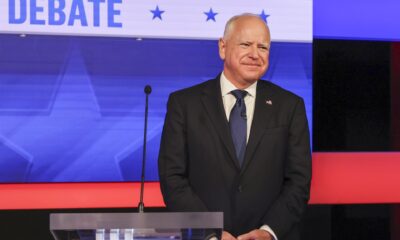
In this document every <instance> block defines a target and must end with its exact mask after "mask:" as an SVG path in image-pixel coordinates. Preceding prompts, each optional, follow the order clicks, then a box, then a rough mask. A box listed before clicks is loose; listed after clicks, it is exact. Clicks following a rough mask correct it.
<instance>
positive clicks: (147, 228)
mask: <svg viewBox="0 0 400 240" xmlns="http://www.w3.org/2000/svg"><path fill="white" fill-rule="evenodd" d="M222 228H223V213H221V212H186V213H57V214H51V215H50V231H51V232H52V234H53V236H54V238H55V239H56V240H134V239H148V240H150V239H169V240H173V239H193V240H194V239H209V238H211V237H213V236H216V237H218V238H219V236H220V235H221V232H222Z"/></svg>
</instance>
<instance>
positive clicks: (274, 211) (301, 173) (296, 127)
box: [263, 99, 311, 239]
mask: <svg viewBox="0 0 400 240" xmlns="http://www.w3.org/2000/svg"><path fill="white" fill-rule="evenodd" d="M286 149H287V153H286V157H287V159H286V164H285V165H286V167H285V172H284V178H285V179H284V182H283V186H282V189H281V193H280V195H279V197H278V198H277V199H276V200H275V202H274V203H273V205H272V206H271V208H270V209H269V210H268V211H267V212H266V214H265V215H264V218H263V223H264V224H266V225H268V226H269V227H270V228H271V229H272V230H273V231H274V233H275V234H276V236H277V237H278V239H279V238H282V237H284V236H285V235H286V233H288V232H289V231H290V230H291V228H292V227H293V226H294V224H295V223H297V222H299V220H300V218H301V215H302V214H303V212H304V210H305V208H306V206H307V202H308V199H309V194H310V183H311V152H310V140H309V129H308V123H307V117H306V112H305V106H304V102H303V100H302V99H299V101H297V104H296V106H295V108H294V111H293V114H292V118H291V121H290V125H289V136H288V142H287V148H286Z"/></svg>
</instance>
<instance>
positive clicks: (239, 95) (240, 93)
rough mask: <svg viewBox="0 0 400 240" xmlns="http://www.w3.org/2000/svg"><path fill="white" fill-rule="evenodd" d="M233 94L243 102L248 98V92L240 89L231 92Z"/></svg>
mask: <svg viewBox="0 0 400 240" xmlns="http://www.w3.org/2000/svg"><path fill="white" fill-rule="evenodd" d="M231 93H232V94H233V96H235V98H236V99H237V100H243V99H244V97H246V95H247V92H246V91H245V90H239V89H236V90H233V91H231Z"/></svg>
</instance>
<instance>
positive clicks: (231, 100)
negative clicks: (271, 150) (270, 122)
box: [220, 72, 278, 240]
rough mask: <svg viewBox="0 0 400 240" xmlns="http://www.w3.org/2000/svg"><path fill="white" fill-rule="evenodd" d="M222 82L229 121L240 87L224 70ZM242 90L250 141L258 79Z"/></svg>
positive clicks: (266, 227) (266, 228)
mask: <svg viewBox="0 0 400 240" xmlns="http://www.w3.org/2000/svg"><path fill="white" fill-rule="evenodd" d="M220 84H221V94H222V103H223V105H224V109H225V114H226V119H228V122H229V116H230V114H231V111H232V108H233V107H234V105H235V103H236V97H235V96H233V94H232V93H231V92H232V91H233V90H236V89H238V88H237V87H235V85H233V84H232V83H231V82H230V81H229V80H228V79H227V78H226V77H225V75H224V73H223V72H222V74H221V79H220ZM241 90H245V91H246V92H247V95H246V96H245V97H244V102H245V104H246V115H247V138H246V142H249V137H250V129H251V123H252V122H253V115H254V107H255V102H256V93H257V91H256V90H257V81H256V82H255V83H253V84H251V85H250V86H249V87H247V88H245V89H241ZM260 229H261V230H264V231H267V232H269V233H270V234H271V235H272V236H273V238H274V239H275V240H278V238H277V237H276V235H275V233H274V231H273V230H272V229H271V228H270V227H269V226H268V225H263V226H261V227H260Z"/></svg>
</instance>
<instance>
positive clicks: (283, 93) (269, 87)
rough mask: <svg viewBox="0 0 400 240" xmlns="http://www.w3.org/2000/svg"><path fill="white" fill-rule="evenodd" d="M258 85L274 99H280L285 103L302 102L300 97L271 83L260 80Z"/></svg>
mask: <svg viewBox="0 0 400 240" xmlns="http://www.w3.org/2000/svg"><path fill="white" fill-rule="evenodd" d="M258 84H259V85H260V87H262V88H264V89H265V91H268V92H269V93H270V94H272V95H273V96H274V97H275V98H281V99H284V100H287V101H295V102H297V101H299V100H302V97H300V96H298V95H297V94H295V93H293V92H291V91H289V90H287V89H285V88H283V87H281V86H279V85H277V84H275V83H273V82H271V81H267V80H260V81H259V82H258Z"/></svg>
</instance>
